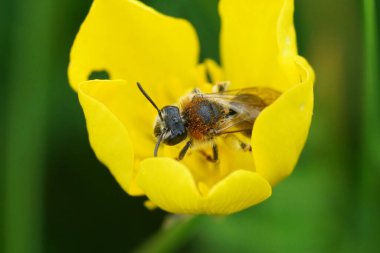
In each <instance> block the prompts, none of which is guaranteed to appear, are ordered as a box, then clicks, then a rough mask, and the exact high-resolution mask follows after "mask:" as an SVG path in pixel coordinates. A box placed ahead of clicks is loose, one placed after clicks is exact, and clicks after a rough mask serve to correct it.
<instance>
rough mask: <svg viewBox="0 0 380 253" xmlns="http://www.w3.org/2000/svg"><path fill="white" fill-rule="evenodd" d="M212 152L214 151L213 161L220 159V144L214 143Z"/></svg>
mask: <svg viewBox="0 0 380 253" xmlns="http://www.w3.org/2000/svg"><path fill="white" fill-rule="evenodd" d="M212 153H213V162H216V161H218V159H219V153H218V146H217V145H216V144H213V145H212Z"/></svg>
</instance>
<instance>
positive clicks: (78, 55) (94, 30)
mask: <svg viewBox="0 0 380 253" xmlns="http://www.w3.org/2000/svg"><path fill="white" fill-rule="evenodd" d="M198 51H199V49H198V41H197V36H196V33H195V31H194V29H193V27H192V26H191V25H190V23H189V22H187V21H185V20H182V19H177V18H172V17H168V16H165V15H163V14H160V13H158V12H156V11H155V10H153V9H152V8H150V7H147V6H145V5H144V4H142V3H141V2H138V1H134V0H95V1H94V3H93V5H92V7H91V10H90V12H89V14H88V16H87V17H86V20H85V21H84V22H83V24H82V26H81V28H80V31H79V33H78V35H77V37H76V39H75V41H74V45H73V47H72V50H71V55H70V65H69V71H68V72H69V80H70V84H71V86H72V87H73V88H74V89H75V90H76V89H77V87H78V84H79V83H80V82H82V81H85V80H87V79H88V77H89V75H90V74H91V73H92V71H98V70H106V71H107V72H108V73H109V74H110V78H111V79H124V80H127V81H129V82H131V83H135V82H137V81H139V82H141V83H142V84H143V85H144V87H147V86H152V87H156V89H155V90H156V91H160V90H162V89H163V87H167V85H168V82H177V85H176V86H174V85H173V86H172V87H171V89H174V90H175V89H180V90H178V91H177V94H181V93H183V91H184V90H186V89H188V88H189V87H190V85H193V84H192V83H191V82H192V78H193V77H192V75H193V69H194V68H195V67H196V64H197V61H198ZM165 85H166V86H165ZM182 86H184V87H182ZM181 87H182V88H181Z"/></svg>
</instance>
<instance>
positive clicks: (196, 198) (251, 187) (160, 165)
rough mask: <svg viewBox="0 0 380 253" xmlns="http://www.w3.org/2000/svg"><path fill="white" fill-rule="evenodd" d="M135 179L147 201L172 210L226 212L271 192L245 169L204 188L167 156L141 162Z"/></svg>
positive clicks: (183, 167) (260, 199) (186, 170)
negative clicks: (208, 187) (210, 186)
mask: <svg viewBox="0 0 380 253" xmlns="http://www.w3.org/2000/svg"><path fill="white" fill-rule="evenodd" d="M137 180H138V184H139V186H140V187H141V188H142V189H143V190H144V192H145V193H146V195H147V196H148V198H149V199H150V200H152V201H153V202H154V203H155V204H157V206H159V207H160V208H162V209H164V210H166V211H169V212H173V213H184V214H203V213H205V214H218V215H226V214H230V213H233V212H238V211H240V210H242V209H244V208H247V207H249V206H252V205H254V204H257V203H259V202H261V201H263V200H265V199H266V198H268V197H269V196H270V195H271V187H270V185H269V183H268V182H267V181H266V180H265V179H264V178H263V177H262V176H261V175H259V174H258V173H255V172H251V171H245V170H237V171H234V172H233V173H231V174H230V175H228V176H227V177H226V178H224V179H222V180H221V181H220V182H219V183H218V184H216V185H215V186H214V187H212V188H211V189H210V190H208V189H207V186H204V185H203V184H198V185H197V184H196V183H195V181H194V179H193V176H192V174H191V173H190V171H189V170H188V168H187V167H186V166H184V165H183V164H181V163H179V162H177V161H175V160H173V159H169V158H150V159H147V160H144V161H143V162H141V168H140V171H139V173H138V176H137ZM204 187H206V189H203V188H204ZM200 192H202V194H201V193H200Z"/></svg>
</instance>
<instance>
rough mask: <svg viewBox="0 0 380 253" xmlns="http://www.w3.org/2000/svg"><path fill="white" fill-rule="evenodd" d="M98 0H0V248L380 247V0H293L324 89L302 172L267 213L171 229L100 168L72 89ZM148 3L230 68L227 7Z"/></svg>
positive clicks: (200, 0) (306, 51) (211, 0)
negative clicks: (373, 18)
mask: <svg viewBox="0 0 380 253" xmlns="http://www.w3.org/2000/svg"><path fill="white" fill-rule="evenodd" d="M91 2H92V1H91V0H82V1H76V0H65V1H50V0H38V1H32V0H14V1H5V0H4V1H1V2H0V71H1V72H0V73H1V81H0V82H1V86H0V94H1V97H0V111H1V117H0V127H1V129H0V130H1V131H0V143H1V144H0V155H1V156H0V162H1V163H0V166H1V170H0V185H1V188H0V189H1V190H0V193H1V195H0V217H1V219H0V252H5V253H17V252H31V253H34V252H49V253H50V252H57V253H60V252H131V251H132V250H136V249H138V250H139V251H140V252H160V251H161V252H193V253H195V252H209V253H213V252H215V253H223V252H309V253H311V252H375V251H378V248H379V246H380V242H379V241H380V240H379V239H380V187H379V186H378V185H379V183H378V182H379V181H380V166H379V158H378V157H380V139H379V132H380V128H378V127H379V126H380V125H379V122H380V119H379V115H380V112H379V113H377V110H379V109H380V107H378V105H379V103H378V100H377V99H376V96H379V88H377V91H376V88H374V86H373V85H377V87H379V86H380V84H379V83H378V82H377V81H378V80H379V79H377V80H376V75H377V76H378V73H377V72H378V70H379V69H378V67H379V66H378V65H376V64H375V62H376V60H378V58H380V55H379V53H378V51H376V50H375V49H374V46H373V45H372V46H371V43H368V40H371V38H372V37H371V35H370V34H368V32H365V29H363V27H365V26H364V24H365V23H364V20H365V19H364V16H363V2H367V3H370V2H376V3H377V9H376V10H375V9H374V7H373V6H369V8H368V9H369V12H370V11H371V10H372V11H373V12H377V14H379V5H380V4H378V2H377V1H371V0H368V1H367V0H364V1H359V0H335V1H329V0H319V1H313V0H303V1H300V0H298V1H297V0H296V3H295V8H296V13H295V23H296V28H297V35H298V41H299V51H300V54H301V55H303V56H305V57H306V58H307V59H308V60H309V61H310V62H311V65H312V66H313V67H314V69H315V71H316V75H317V81H316V84H315V112H314V118H313V123H312V128H311V131H310V136H309V139H308V142H307V144H306V147H305V149H304V152H303V154H302V156H301V158H300V162H299V163H298V165H297V168H296V170H295V172H294V173H293V175H291V176H290V177H289V178H288V179H287V180H285V181H284V182H282V183H281V184H279V185H278V186H276V187H275V189H274V193H273V196H272V197H271V198H270V199H269V200H267V201H266V202H264V203H262V204H260V205H258V206H255V207H252V208H250V209H248V210H246V211H243V212H241V213H238V214H235V215H232V216H229V217H206V216H201V217H197V218H196V219H193V220H190V221H187V222H183V221H182V220H178V221H172V225H167V226H169V228H166V229H163V228H162V224H168V223H169V222H167V220H168V219H172V220H173V218H168V216H167V214H166V213H165V212H163V211H160V210H154V211H149V210H147V209H145V208H144V206H143V202H144V200H145V199H144V198H132V197H129V196H128V195H127V194H126V193H124V192H123V191H122V190H121V188H120V187H119V186H118V185H117V183H116V182H115V180H114V179H113V178H112V176H111V175H110V173H109V172H108V171H107V169H106V168H105V167H104V166H103V165H102V164H100V163H99V162H98V161H97V159H96V158H95V156H94V154H93V151H92V150H91V148H90V146H89V143H88V139H87V132H86V129H85V121H84V117H83V114H82V111H81V108H80V106H79V103H78V99H77V97H76V94H75V92H74V91H72V90H71V88H70V87H69V85H68V82H67V75H66V71H67V65H68V61H69V51H70V47H71V44H72V42H73V40H74V37H75V34H76V32H77V31H78V29H79V26H80V24H81V22H82V21H83V20H84V18H85V16H86V13H87V12H88V10H89V7H90V5H91ZM144 2H145V3H147V4H149V5H151V6H153V7H154V8H156V9H158V10H159V11H161V12H164V13H166V14H169V15H173V16H178V17H183V18H186V19H188V20H190V21H191V22H192V23H193V25H194V26H195V27H196V29H197V32H198V35H199V37H200V40H201V46H202V51H201V58H202V59H203V58H205V57H209V58H213V59H215V60H219V55H218V34H219V29H220V22H219V18H218V15H217V2H218V1H217V0H207V1H206V0H145V1H144ZM377 16H378V15H377ZM369 26H370V27H371V25H369ZM367 27H368V26H367ZM378 27H379V26H378ZM373 30H375V31H377V32H378V30H376V28H375V27H373ZM366 36H367V37H366ZM365 38H368V40H365ZM375 44H376V43H375ZM366 55H367V56H368V57H367V58H366V57H365V56H366ZM371 85H372V86H371ZM377 152H378V153H379V155H377ZM167 226H166V227H167Z"/></svg>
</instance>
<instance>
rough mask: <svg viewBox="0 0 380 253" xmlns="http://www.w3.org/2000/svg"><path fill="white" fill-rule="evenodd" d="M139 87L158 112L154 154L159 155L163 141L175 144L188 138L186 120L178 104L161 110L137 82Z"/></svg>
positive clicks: (171, 144)
mask: <svg viewBox="0 0 380 253" xmlns="http://www.w3.org/2000/svg"><path fill="white" fill-rule="evenodd" d="M137 87H138V88H139V89H140V91H141V93H142V94H143V95H144V96H145V98H146V99H148V101H149V102H150V103H151V104H152V105H153V107H154V108H156V110H157V112H158V117H157V120H156V124H155V126H154V135H155V136H156V138H157V142H156V146H155V148H154V156H157V152H158V147H159V146H160V143H161V142H163V143H165V144H167V145H170V146H173V145H176V144H178V143H180V142H181V141H183V140H184V139H186V137H187V131H186V127H185V122H184V120H183V119H182V117H181V114H180V112H179V108H178V107H177V106H165V107H164V108H162V109H161V110H160V109H158V107H157V105H156V104H155V103H154V102H153V100H152V99H151V98H150V97H149V95H148V94H147V93H146V92H145V90H144V89H143V88H142V86H141V85H140V84H139V83H137Z"/></svg>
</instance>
